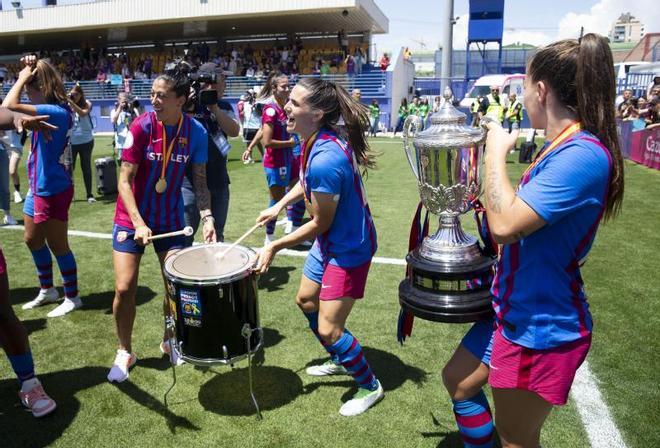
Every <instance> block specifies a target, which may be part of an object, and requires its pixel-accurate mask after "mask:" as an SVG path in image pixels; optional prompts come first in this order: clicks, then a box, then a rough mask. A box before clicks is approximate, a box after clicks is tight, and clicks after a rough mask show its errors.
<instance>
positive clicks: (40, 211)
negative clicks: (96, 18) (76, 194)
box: [23, 187, 73, 224]
mask: <svg viewBox="0 0 660 448" xmlns="http://www.w3.org/2000/svg"><path fill="white" fill-rule="evenodd" d="M33 198H34V199H33V200H34V211H33V213H32V215H31V216H32V219H34V223H35V224H39V223H42V222H46V221H48V220H49V219H58V220H60V221H65V222H66V221H68V220H69V207H70V206H71V201H72V200H73V187H70V188H67V189H66V190H64V191H63V192H61V193H57V194H54V195H52V196H37V195H36V194H35V195H33ZM23 210H24V211H26V210H27V204H26V207H24V209H23ZM26 214H28V213H26Z"/></svg>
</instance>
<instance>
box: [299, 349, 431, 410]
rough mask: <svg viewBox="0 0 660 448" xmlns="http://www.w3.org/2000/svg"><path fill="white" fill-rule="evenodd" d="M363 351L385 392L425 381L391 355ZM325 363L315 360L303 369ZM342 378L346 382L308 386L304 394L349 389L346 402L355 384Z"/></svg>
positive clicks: (415, 369)
mask: <svg viewBox="0 0 660 448" xmlns="http://www.w3.org/2000/svg"><path fill="white" fill-rule="evenodd" d="M363 351H364V357H365V358H366V359H367V361H368V362H369V365H370V366H371V369H372V370H373V372H374V374H375V375H376V377H377V378H378V381H380V384H381V385H382V386H383V390H384V391H385V392H388V391H392V390H395V389H397V388H399V387H401V386H402V385H403V384H404V383H405V382H406V381H412V382H413V383H415V384H418V385H421V384H422V383H423V382H424V381H425V380H426V372H425V371H423V370H422V369H419V368H417V367H413V366H409V365H407V364H405V363H404V362H403V361H401V359H399V358H398V357H397V356H395V355H393V354H392V353H388V352H385V351H383V350H378V349H375V348H371V347H364V348H363ZM325 361H326V359H315V360H312V361H310V362H309V363H307V365H306V366H305V367H308V366H311V365H318V364H322V363H323V362H325ZM320 378H322V377H320ZM335 378H341V377H335ZM343 378H346V381H336V380H333V381H319V382H315V383H312V384H308V385H307V386H306V387H305V393H311V392H313V391H314V390H316V389H318V388H319V387H321V386H334V387H349V388H350V389H349V390H348V391H346V393H344V395H343V396H342V400H343V401H348V400H349V399H351V398H352V397H353V395H354V394H355V393H356V392H357V384H356V383H355V381H354V380H353V379H351V378H350V377H348V376H344V377H343Z"/></svg>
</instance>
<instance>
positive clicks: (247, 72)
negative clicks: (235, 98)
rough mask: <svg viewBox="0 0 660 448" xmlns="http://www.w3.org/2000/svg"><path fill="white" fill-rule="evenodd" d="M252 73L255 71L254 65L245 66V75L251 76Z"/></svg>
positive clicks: (252, 75)
mask: <svg viewBox="0 0 660 448" xmlns="http://www.w3.org/2000/svg"><path fill="white" fill-rule="evenodd" d="M254 73H255V71H254V66H253V65H250V66H249V67H248V68H247V70H245V76H246V77H248V78H253V77H254Z"/></svg>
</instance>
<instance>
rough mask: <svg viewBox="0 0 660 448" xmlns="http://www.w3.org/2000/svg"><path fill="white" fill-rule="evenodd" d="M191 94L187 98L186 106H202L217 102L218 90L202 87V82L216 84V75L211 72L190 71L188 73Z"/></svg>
mask: <svg viewBox="0 0 660 448" xmlns="http://www.w3.org/2000/svg"><path fill="white" fill-rule="evenodd" d="M188 79H190V81H191V83H190V87H192V91H193V93H192V95H191V96H190V98H189V99H188V108H191V106H195V108H198V107H204V106H210V105H211V104H216V103H217V102H218V91H217V90H215V89H210V90H207V89H202V86H203V85H204V84H217V82H218V75H217V74H215V73H212V72H192V73H188Z"/></svg>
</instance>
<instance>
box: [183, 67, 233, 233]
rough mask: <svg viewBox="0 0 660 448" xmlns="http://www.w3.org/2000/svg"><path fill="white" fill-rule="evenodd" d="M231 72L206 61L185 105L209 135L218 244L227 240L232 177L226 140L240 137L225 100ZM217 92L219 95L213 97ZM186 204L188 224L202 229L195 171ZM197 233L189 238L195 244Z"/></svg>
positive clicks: (185, 190) (208, 166) (210, 186)
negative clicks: (226, 77)
mask: <svg viewBox="0 0 660 448" xmlns="http://www.w3.org/2000/svg"><path fill="white" fill-rule="evenodd" d="M228 75H231V72H228V71H223V70H222V69H221V68H220V67H218V66H217V65H216V64H214V63H213V62H207V63H206V64H202V65H201V66H200V67H199V70H198V71H197V72H195V73H192V74H191V75H190V76H191V78H192V79H193V84H192V86H193V87H192V92H191V97H190V98H189V101H188V103H187V104H186V106H185V107H186V110H187V111H188V113H189V115H191V116H192V117H193V118H195V119H196V120H197V121H199V122H200V123H201V124H202V125H203V126H204V128H205V129H206V131H207V133H208V162H207V163H206V181H207V186H208V189H209V192H210V193H211V214H212V215H213V216H212V218H209V219H213V220H214V227H215V233H216V237H217V240H218V241H224V228H225V222H226V221H227V210H228V209H229V175H228V174H227V154H228V153H229V150H230V149H231V146H230V145H229V142H228V141H227V137H237V136H238V134H239V132H240V125H239V122H238V120H237V119H236V117H235V115H234V110H233V109H232V107H231V105H230V104H229V103H228V102H226V101H223V100H222V99H221V98H222V95H223V94H224V92H225V76H228ZM211 92H214V93H215V94H216V95H214V94H212V93H211ZM182 192H183V205H184V214H185V220H186V225H187V226H191V227H192V228H193V229H194V230H195V232H196V231H197V227H198V226H199V219H200V218H199V214H198V213H197V212H196V205H195V189H194V186H193V183H192V171H191V170H190V169H188V170H187V171H186V177H185V178H184V180H183V184H182ZM193 240H194V234H193V235H192V236H190V237H188V238H187V244H188V245H192V242H193Z"/></svg>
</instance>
